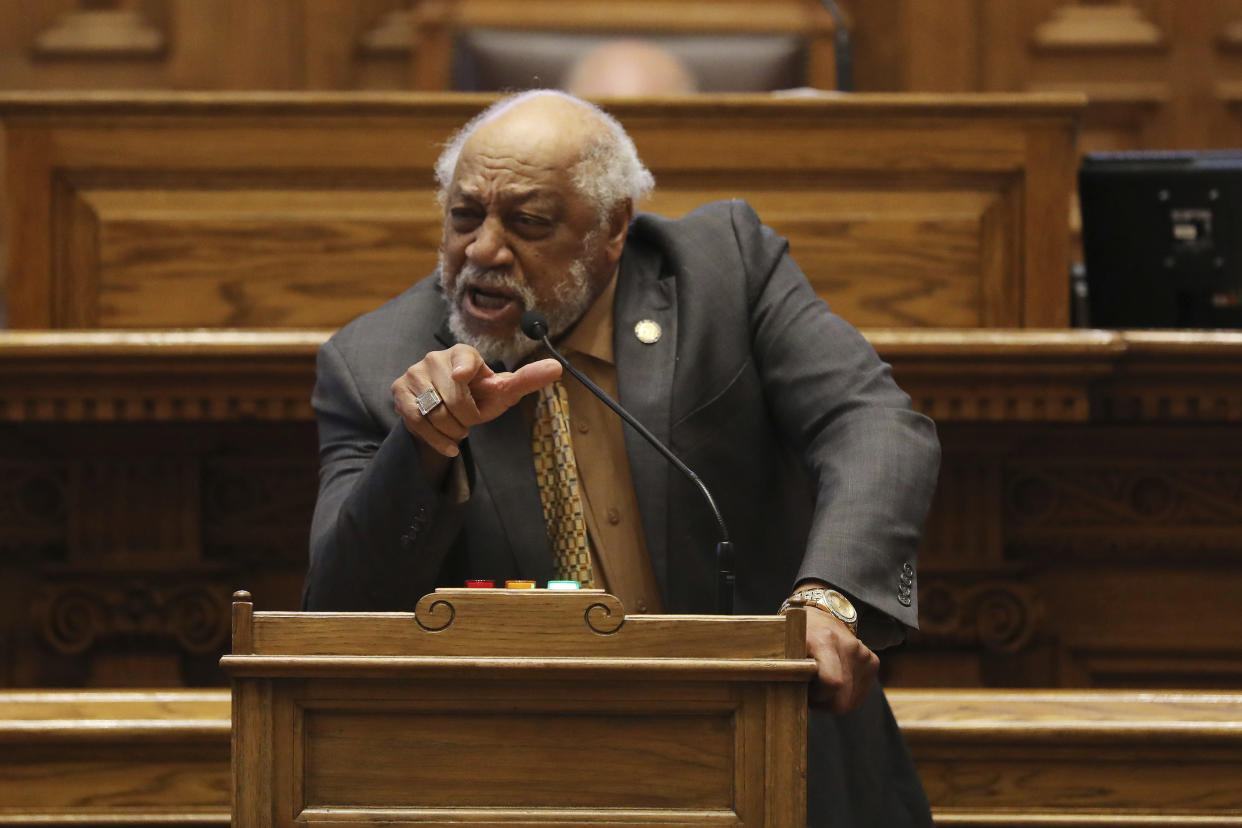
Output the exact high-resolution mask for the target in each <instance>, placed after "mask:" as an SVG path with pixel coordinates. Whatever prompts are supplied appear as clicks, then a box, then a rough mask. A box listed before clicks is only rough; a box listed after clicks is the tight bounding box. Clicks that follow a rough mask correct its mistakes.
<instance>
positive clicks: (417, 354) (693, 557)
mask: <svg viewBox="0 0 1242 828" xmlns="http://www.w3.org/2000/svg"><path fill="white" fill-rule="evenodd" d="M446 311H447V309H446V306H445V303H444V301H443V299H442V298H441V294H440V288H439V278H438V276H435V275H433V276H432V277H431V278H428V279H425V280H423V281H421V282H419V283H418V284H416V285H415V286H414V287H412V288H410V289H409V290H408V291H406V292H405V293H403V294H402V295H401V296H399V297H397V298H395V299H393V300H392V301H390V302H388V303H387V304H385V305H384V306H383V307H381V308H379V309H378V310H376V311H374V312H372V313H369V314H367V315H365V316H363V317H361V318H359V319H357V320H355V321H354V322H352V323H350V324H349V325H347V326H345V327H344V328H342V329H341V330H340V331H339V332H338V333H337V334H336V335H335V336H333V337H332V338H331V339H330V340H329V341H328V342H326V343H325V344H324V345H323V347H322V348H321V349H320V352H319V362H318V382H317V384H316V387H315V393H314V398H313V403H314V406H315V409H316V411H317V413H318V416H319V428H320V451H321V461H322V466H321V479H320V492H319V501H318V503H317V505H316V509H315V517H314V523H313V527H312V536H311V561H310V571H309V574H308V576H307V583H306V591H305V596H304V602H305V606H306V607H307V608H309V609H317V610H324V609H328V610H332V609H335V610H361V609H370V610H376V609H394V610H395V609H406V610H408V609H412V608H413V606H414V605H415V603H416V602H417V601H418V599H419V597H421V596H422V595H423V594H425V593H426V592H429V591H431V590H432V589H433V588H434V587H436V586H438V585H459V584H460V583H461V581H462V580H463V579H464V578H467V577H477V578H495V579H497V580H502V579H505V578H515V577H521V578H529V579H534V580H546V579H547V578H549V577H550V576H551V555H550V552H549V548H548V539H547V533H546V531H545V528H544V525H543V521H542V507H541V505H540V500H539V494H538V488H537V486H536V483H535V476H534V468H533V463H532V460H531V454H530V444H529V435H528V434H527V433H526V430H525V425H524V422H523V418H522V415H521V413H520V412H519V411H518V410H517V409H516V408H515V409H511V410H510V411H509V412H507V413H506V414H504V415H502V416H501V417H499V418H497V419H496V420H493V421H492V422H490V423H486V424H483V425H480V426H477V427H475V428H474V429H472V431H471V433H470V437H469V438H468V439H467V440H466V441H465V443H464V444H463V457H464V458H465V461H466V469H467V473H468V475H469V479H470V498H469V500H467V501H466V502H465V503H464V504H451V503H446V502H444V498H443V497H442V495H441V493H440V492H439V491H437V490H436V489H435V488H433V487H431V486H429V485H428V484H427V482H426V481H425V480H424V479H423V475H422V473H421V472H420V470H419V466H418V455H417V451H416V449H415V445H414V441H413V438H411V437H410V435H409V434H408V433H407V432H406V431H405V429H404V427H403V425H402V423H401V421H400V420H399V419H398V418H397V416H396V415H395V413H394V412H393V407H392V399H391V395H390V385H391V383H392V381H393V380H394V379H395V378H396V377H398V376H400V375H401V374H402V373H404V371H405V370H406V368H408V367H409V366H410V365H412V364H413V363H415V362H417V361H419V360H420V359H422V357H423V356H424V355H425V354H426V353H427V352H429V351H432V350H438V349H442V348H445V347H448V346H449V345H451V344H452V343H453V341H454V340H453V338H452V336H451V334H449V333H448V329H447V326H446V321H445V320H446ZM614 319H615V322H616V325H615V330H616V333H615V342H614V344H615V353H616V361H617V371H618V383H619V388H620V397H621V403H622V404H623V405H625V406H626V407H627V408H628V409H629V410H630V411H632V412H633V413H634V414H635V415H636V416H637V417H638V419H639V420H640V421H641V422H643V423H644V424H645V425H646V426H647V427H648V428H649V429H650V430H651V431H652V432H654V433H655V434H656V436H658V437H659V438H661V439H662V440H663V441H664V442H666V443H667V444H668V445H669V446H671V447H672V449H673V451H674V452H676V453H677V454H678V455H679V456H680V457H681V458H682V459H683V460H684V461H685V462H686V464H687V465H688V466H689V467H690V468H692V469H694V470H695V471H696V472H697V473H698V474H699V476H700V477H701V478H702V479H703V480H704V482H705V483H706V484H707V485H708V487H709V488H710V489H711V490H712V492H713V493H714V495H715V497H716V499H717V501H718V503H719V505H720V509H721V511H722V512H723V514H724V516H725V520H726V521H727V522H728V524H729V529H730V532H731V534H732V536H733V541H734V548H735V552H736V556H737V566H736V570H737V590H736V599H735V604H736V611H737V612H740V613H772V612H775V610H776V609H777V607H778V606H779V604H780V602H781V600H782V598H783V597H784V596H786V595H787V594H788V593H789V591H790V589H791V587H792V586H793V584H794V583H796V582H797V581H798V580H799V579H801V578H819V579H822V580H825V581H828V582H829V583H832V584H834V585H835V586H837V587H838V588H841V589H843V590H846V591H847V592H849V593H850V594H851V595H852V596H854V597H855V598H856V599H858V600H860V601H862V602H863V603H864V604H866V605H868V606H870V607H872V608H874V609H875V610H878V611H880V612H882V613H884V614H885V615H886V616H889V617H891V618H894V619H897V620H898V621H900V622H901V623H903V624H905V625H907V626H915V624H916V619H917V605H916V598H915V596H916V595H917V589H916V587H915V583H914V578H915V576H914V560H915V551H916V548H917V545H918V539H919V534H920V531H921V527H922V522H923V519H924V517H925V514H926V511H927V507H928V504H929V502H930V499H931V494H932V491H933V488H934V484H935V478H936V473H937V468H938V463H939V445H938V442H937V440H936V436H935V429H934V427H933V425H932V423H931V421H930V420H928V419H927V418H925V417H923V416H921V415H919V414H917V413H915V412H913V411H912V410H911V409H910V404H909V398H908V397H907V396H906V395H905V394H904V393H903V392H901V390H900V389H898V388H897V386H896V385H895V384H894V383H893V381H892V379H891V377H890V375H889V369H888V366H887V365H885V364H884V363H883V362H882V361H881V360H880V359H879V358H878V356H877V355H876V353H875V351H874V350H873V349H872V348H871V346H870V345H869V344H868V343H867V342H866V340H865V339H864V338H863V337H862V336H861V335H860V334H859V333H858V332H857V331H856V330H855V329H854V328H853V327H851V326H850V325H848V324H847V323H846V322H844V321H843V320H841V319H840V318H839V317H837V316H836V315H834V314H833V313H831V312H830V311H829V309H828V306H827V305H826V304H825V303H824V302H822V301H821V300H820V299H818V298H817V297H816V296H815V294H814V291H813V290H812V289H811V287H810V285H809V284H808V283H807V281H806V278H805V276H803V274H802V272H801V271H800V270H799V269H798V267H797V265H796V264H795V263H794V262H793V260H792V259H791V258H790V257H789V255H788V252H787V245H786V243H785V241H784V240H783V239H781V238H779V237H778V236H776V235H775V234H774V233H773V232H772V231H771V230H769V229H768V228H766V227H764V226H763V225H762V224H761V223H760V222H759V219H758V217H757V216H756V215H755V213H754V211H753V210H752V209H751V208H750V207H749V206H748V205H746V204H745V203H743V202H740V201H733V202H721V203H716V204H710V205H707V206H705V207H703V208H701V209H699V210H696V211H695V212H694V213H691V214H690V215H688V216H686V217H685V218H682V219H679V220H675V221H670V220H666V219H662V218H659V217H657V216H652V215H645V214H639V215H638V216H637V217H636V218H635V220H634V222H633V224H632V226H631V228H630V233H629V236H628V239H627V242H626V247H625V252H624V254H623V256H622V260H621V270H620V276H619V279H618V283H617V292H616V300H615V306H614ZM643 319H651V320H654V321H656V322H658V323H659V325H660V326H661V328H662V330H663V334H662V336H661V337H660V339H659V341H658V342H656V343H654V344H651V345H647V344H643V343H642V342H640V341H639V340H638V339H637V337H635V335H634V325H635V323H637V322H638V321H640V320H643ZM625 439H626V448H627V451H628V454H629V459H630V468H631V472H632V475H633V478H634V487H635V492H636V494H637V497H638V504H639V509H640V511H641V518H642V524H643V529H644V533H645V535H646V541H647V548H648V550H649V552H650V555H651V559H652V565H653V568H654V571H655V574H656V579H657V581H658V582H659V585H660V588H661V592H662V594H663V597H664V603H665V607H666V608H667V610H668V611H669V612H710V611H712V607H713V600H714V599H713V590H714V584H715V579H714V566H713V555H714V551H715V542H716V539H717V531H716V528H715V521H714V520H713V518H712V516H711V513H710V512H709V510H708V509H707V507H706V506H705V505H704V504H703V502H702V499H701V495H700V494H699V492H698V491H697V489H696V488H695V487H694V486H693V485H692V484H691V483H689V482H688V481H686V480H684V479H683V478H681V476H680V475H678V474H677V472H676V471H675V470H673V469H672V468H671V467H670V466H669V465H668V463H667V462H666V461H665V460H664V459H663V458H662V457H661V456H660V455H659V454H658V453H657V452H656V451H655V450H654V449H653V448H651V447H650V446H648V445H647V444H646V443H645V442H644V441H643V440H642V439H641V438H640V437H639V436H638V435H637V434H635V433H633V431H632V430H631V429H628V428H627V429H625ZM817 718H818V719H819V722H818V723H817V724H816V725H815V728H814V730H816V731H819V730H822V729H823V728H825V727H827V728H829V729H830V732H829V731H824V732H822V733H819V735H816V734H815V733H813V735H812V745H813V746H814V747H815V748H816V750H813V751H812V767H813V768H814V767H815V765H816V764H817V762H819V761H823V762H825V763H826V764H827V765H829V766H833V765H837V763H841V764H840V765H839V766H837V767H835V768H831V769H830V770H827V771H824V772H823V773H822V774H821V773H819V772H817V773H816V776H814V777H812V779H813V780H814V781H813V782H812V784H811V786H810V787H811V788H812V791H811V793H812V802H813V803H815V802H816V801H817V800H816V797H817V796H818V795H823V797H824V799H825V800H826V801H827V807H829V808H830V810H831V812H832V813H834V815H835V816H836V817H837V818H838V819H839V820H840V821H839V822H838V823H837V824H841V825H846V826H849V825H870V824H876V825H904V824H925V819H926V802H925V800H923V799H922V793H921V789H919V787H918V782H917V778H916V777H914V775H913V769H912V768H911V767H910V765H909V760H908V757H906V755H905V750H904V746H903V745H902V744H901V740H900V735H899V734H898V733H897V732H896V726H895V724H894V723H893V722H892V716H891V713H889V712H888V710H887V705H886V703H885V702H884V699H883V696H882V694H880V693H879V692H877V693H876V694H874V697H873V699H872V700H871V701H869V702H868V705H867V706H865V707H864V709H863V710H862V711H860V712H859V713H856V714H851V716H848V717H835V718H833V719H832V720H831V721H829V720H828V719H827V717H817ZM825 722H827V724H825ZM881 748H883V749H881ZM817 751H818V752H822V753H824V754H825V755H824V756H821V757H820V759H818V760H817V759H816V756H815V754H816V753H817ZM821 783H822V784H821ZM851 800H857V801H856V802H855V803H854V804H853V805H849V806H848V807H847V806H846V805H845V804H843V803H849V802H850V801H851ZM842 808H846V810H845V811H842ZM894 809H895V810H894ZM812 813H815V811H814V810H813V811H812ZM846 814H851V816H848V817H846V816H845V815H846ZM873 819H874V820H875V821H874V822H873V821H872V820H873Z"/></svg>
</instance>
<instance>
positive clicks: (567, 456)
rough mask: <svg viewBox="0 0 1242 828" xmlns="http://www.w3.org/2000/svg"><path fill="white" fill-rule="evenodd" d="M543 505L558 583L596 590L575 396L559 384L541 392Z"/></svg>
mask: <svg viewBox="0 0 1242 828" xmlns="http://www.w3.org/2000/svg"><path fill="white" fill-rule="evenodd" d="M531 451H532V453H533V454H534V456H535V477H536V478H537V479H538V480H539V499H540V500H541V501H542V502H543V516H544V519H545V520H546V521H547V524H548V542H549V543H550V544H551V546H552V573H553V574H552V577H553V578H555V579H556V580H565V581H578V582H579V583H580V584H581V585H582V586H583V587H584V588H588V587H590V586H591V582H592V573H591V548H590V546H589V544H588V542H587V528H586V517H585V513H584V512H583V507H582V488H581V486H580V484H579V482H578V463H577V461H575V460H574V449H573V445H572V444H571V443H570V441H569V396H568V395H567V394H566V393H565V386H563V385H561V383H560V382H554V383H552V384H551V385H546V386H544V387H543V388H541V389H539V401H538V402H537V403H535V428H534V432H533V433H532V435H531Z"/></svg>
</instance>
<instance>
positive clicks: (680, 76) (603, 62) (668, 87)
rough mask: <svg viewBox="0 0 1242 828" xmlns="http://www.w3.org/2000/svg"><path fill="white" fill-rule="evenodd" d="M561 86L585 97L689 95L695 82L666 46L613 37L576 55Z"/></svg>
mask: <svg viewBox="0 0 1242 828" xmlns="http://www.w3.org/2000/svg"><path fill="white" fill-rule="evenodd" d="M565 88H566V89H568V90H569V91H570V92H571V93H573V94H574V95H582V96H585V97H610V96H612V97H622V96H642V95H684V94H690V93H692V92H695V91H697V88H698V84H697V83H696V82H695V80H694V75H693V74H692V73H691V72H690V69H689V68H688V67H687V66H686V65H685V64H684V63H683V62H682V61H681V59H680V58H678V57H677V56H676V55H674V54H672V53H671V52H669V51H667V50H666V49H664V48H662V47H660V46H657V45H656V44H654V43H650V42H648V41H645V40H613V41H609V42H607V43H604V44H602V45H600V46H596V47H595V48H594V49H592V50H591V51H589V52H587V53H586V54H585V55H583V56H582V57H581V58H579V59H578V61H577V62H576V63H575V64H574V65H573V67H572V68H570V70H569V75H568V76H567V77H566V80H565Z"/></svg>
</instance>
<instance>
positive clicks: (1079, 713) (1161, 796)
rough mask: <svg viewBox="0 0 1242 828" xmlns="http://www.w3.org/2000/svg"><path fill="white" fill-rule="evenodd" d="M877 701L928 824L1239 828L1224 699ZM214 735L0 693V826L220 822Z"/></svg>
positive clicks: (67, 698) (207, 700)
mask: <svg viewBox="0 0 1242 828" xmlns="http://www.w3.org/2000/svg"><path fill="white" fill-rule="evenodd" d="M888 696H889V702H890V704H891V705H892V707H893V711H894V713H895V714H896V716H897V720H898V723H899V724H900V725H901V729H902V733H903V734H904V735H905V737H906V740H907V742H908V743H909V745H910V750H911V753H912V754H913V756H914V759H915V762H916V764H917V765H918V768H919V773H920V775H921V777H922V779H923V784H924V787H925V788H926V789H927V793H928V797H929V799H930V800H931V804H932V809H933V812H934V814H935V818H936V824H937V825H942V826H956V825H972V826H980V825H983V826H995V828H1030V826H1035V825H1053V824H1055V825H1071V826H1077V827H1078V828H1096V826H1099V827H1100V828H1103V826H1111V827H1112V828H1118V826H1120V828H1139V827H1140V826H1151V825H1161V826H1180V825H1214V826H1235V828H1236V826H1239V825H1242V802H1240V801H1239V799H1238V795H1237V786H1236V784H1234V782H1235V780H1236V779H1237V778H1238V776H1239V775H1240V774H1242V767H1239V757H1240V756H1242V696H1239V695H1238V694H1236V693H1191V692H1170V693H1154V692H1124V691H1091V692H1083V691H1068V692H1067V691H1008V692H1006V691H960V690H889V692H888ZM466 730H467V731H471V732H477V731H478V722H477V721H472V722H470V723H469V724H468V726H467V728H466ZM229 735H230V702H229V696H228V693H227V691H223V690H216V691H163V692H152V691H139V690H134V691H125V692H112V693H99V692H48V691H44V692H39V693H13V692H7V693H0V743H2V744H3V745H4V747H5V750H4V759H3V760H0V764H3V765H4V767H5V773H3V774H0V792H2V795H0V802H2V803H3V804H2V805H0V824H32V823H38V824H48V823H49V822H52V821H54V820H59V821H60V822H61V823H68V822H70V821H72V822H73V824H76V825H104V824H107V825H150V824H176V825H195V826H221V827H222V826H226V825H228V824H229V786H228V778H229V758H228V745H229ZM457 735H460V734H454V738H456V736H457ZM480 750H484V751H485V750H486V748H480ZM423 753H424V751H422V750H417V751H414V754H416V755H422V754H423Z"/></svg>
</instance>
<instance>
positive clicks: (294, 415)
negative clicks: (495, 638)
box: [0, 330, 1242, 689]
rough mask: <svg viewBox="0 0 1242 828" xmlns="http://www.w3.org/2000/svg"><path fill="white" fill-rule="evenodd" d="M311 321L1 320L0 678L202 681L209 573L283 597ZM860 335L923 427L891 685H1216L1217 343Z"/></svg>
mask: <svg viewBox="0 0 1242 828" xmlns="http://www.w3.org/2000/svg"><path fill="white" fill-rule="evenodd" d="M327 333H328V332H327V331H317V332H314V331H301V332H294V331H284V332H281V331H250V332H244V331H214V332H213V331H201V332H158V331H146V332H137V331H135V332H106V331H93V332H67V331H65V332H42V333H40V332H33V331H32V332H15V331H11V332H7V333H3V334H0V389H3V391H2V393H0V472H2V473H0V553H2V557H3V560H4V561H5V563H4V568H3V569H2V570H0V572H2V573H3V577H2V578H0V598H2V599H3V602H2V603H3V606H6V607H8V610H7V614H5V615H4V616H2V620H3V623H4V624H5V625H6V626H5V627H4V628H3V630H0V635H2V636H3V638H4V640H5V641H8V642H10V644H9V645H8V647H9V650H8V652H9V656H8V659H7V660H6V661H5V662H4V664H3V669H4V670H5V672H4V673H2V674H0V684H4V685H8V686H46V685H57V686H81V685H96V686H98V685H117V684H132V683H134V681H135V680H137V677H141V679H142V681H143V683H146V684H157V683H158V684H203V683H208V684H210V683H216V682H219V681H221V676H220V674H219V672H218V671H217V670H216V669H215V666H214V657H215V655H216V654H218V652H219V651H220V642H221V641H222V640H223V636H224V635H226V634H227V630H228V618H227V614H226V613H225V612H224V611H223V609H222V607H223V605H224V604H226V603H227V600H228V595H229V594H230V592H231V591H232V590H233V589H235V588H237V587H239V586H244V587H247V588H250V589H252V590H254V591H255V592H256V593H258V594H260V595H262V596H263V599H264V604H265V606H270V607H272V608H274V609H293V608H295V607H296V606H297V605H298V601H299V591H300V588H301V582H302V577H303V574H304V571H305V566H306V557H305V556H306V543H307V539H306V533H307V527H308V526H309V522H310V513H311V508H312V506H313V502H314V497H315V448H314V441H315V438H314V424H313V422H312V412H311V411H310V408H309V406H308V404H307V402H306V400H307V398H308V396H309V393H310V388H311V384H312V382H313V362H314V350H315V347H316V345H317V344H318V343H319V342H321V341H322V340H323V339H324V338H325V337H326V336H327ZM868 335H869V337H870V339H871V341H872V343H873V344H875V346H876V347H877V349H878V350H879V352H880V354H881V355H882V356H883V357H885V358H886V359H887V360H889V361H890V362H891V363H892V365H893V367H894V374H895V376H896V378H897V380H898V382H899V383H900V384H901V385H902V386H903V387H904V388H906V389H907V390H908V391H909V393H910V394H911V396H912V398H913V400H914V404H915V406H916V407H917V408H919V409H920V410H922V411H924V412H926V413H928V414H930V415H931V416H933V417H934V418H935V419H936V421H937V424H938V428H939V431H940V436H941V440H942V443H943V445H944V462H943V466H942V472H941V480H940V487H939V491H938V493H937V496H936V501H935V503H934V505H933V508H932V513H931V515H930V517H929V520H928V524H927V529H926V532H925V535H924V543H923V547H922V550H921V552H920V606H921V609H922V630H921V631H920V632H919V633H917V634H915V635H914V636H912V638H911V640H910V642H908V644H907V645H906V646H905V647H904V648H903V649H901V650H899V651H897V652H894V653H891V654H888V655H886V656H885V658H884V661H883V664H884V668H883V669H884V670H885V671H886V677H887V682H888V683H889V684H890V685H901V686H907V687H914V686H978V685H984V686H996V687H1023V686H1025V687H1056V686H1061V687H1083V686H1093V687H1153V686H1160V687H1179V686H1180V687H1198V688H1205V689H1206V688H1219V687H1226V686H1236V685H1237V682H1238V681H1239V680H1240V679H1242V669H1240V668H1239V665H1242V649H1240V648H1242V645H1240V644H1239V642H1238V640H1237V636H1236V635H1234V633H1233V631H1234V630H1237V629H1242V608H1240V607H1239V605H1238V602H1236V601H1235V600H1233V597H1232V596H1234V595H1235V594H1236V593H1237V591H1238V590H1239V589H1242V556H1240V555H1239V550H1238V544H1237V538H1238V537H1240V536H1242V495H1240V494H1239V493H1240V492H1242V481H1240V479H1239V472H1238V469H1239V468H1242V390H1240V389H1242V334H1236V333H1221V332H1216V333H1209V332H1198V333H1196V332H1182V333H1177V332H1156V333H1145V332H1126V333H1111V332H1105V331H1070V330H1061V331H1033V330H1028V331H1020V330H995V331H986V330H969V331H946V330H872V331H869V332H868ZM137 500H141V502H142V503H144V504H159V505H160V508H159V509H158V510H156V509H153V508H150V507H149V506H148V508H145V509H142V510H139V509H135V508H134V507H133V505H132V503H133V502H134V501H137ZM1165 606H1168V607H1171V608H1172V609H1170V610H1169V611H1168V612H1167V613H1166V614H1164V615H1162V616H1161V618H1160V622H1159V623H1158V624H1157V623H1153V621H1152V618H1153V607H1165ZM135 607H141V611H140V612H139V611H137V610H135V609H134V608H135ZM379 632H380V631H379V630H377V631H376V634H379ZM259 635H260V637H261V631H260V632H259ZM393 635H394V636H396V637H398V638H399V637H400V634H399V633H394V634H393ZM519 638H520V636H519Z"/></svg>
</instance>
